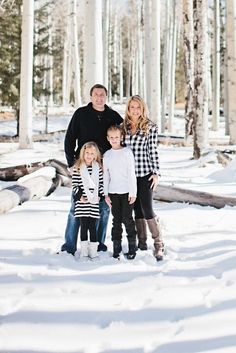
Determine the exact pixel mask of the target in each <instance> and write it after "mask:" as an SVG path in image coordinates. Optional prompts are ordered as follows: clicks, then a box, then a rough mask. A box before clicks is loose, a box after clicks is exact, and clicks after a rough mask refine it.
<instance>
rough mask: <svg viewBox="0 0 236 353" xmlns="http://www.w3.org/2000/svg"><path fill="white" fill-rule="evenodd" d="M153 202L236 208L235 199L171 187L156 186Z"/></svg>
mask: <svg viewBox="0 0 236 353" xmlns="http://www.w3.org/2000/svg"><path fill="white" fill-rule="evenodd" d="M153 198H154V200H160V201H166V202H183V203H190V204H196V205H201V206H212V207H215V208H222V207H225V206H227V205H228V206H236V197H230V196H227V195H217V194H211V193H208V192H203V191H196V190H188V189H182V188H179V187H176V186H172V185H162V184H160V185H158V187H157V189H156V191H154V197H153Z"/></svg>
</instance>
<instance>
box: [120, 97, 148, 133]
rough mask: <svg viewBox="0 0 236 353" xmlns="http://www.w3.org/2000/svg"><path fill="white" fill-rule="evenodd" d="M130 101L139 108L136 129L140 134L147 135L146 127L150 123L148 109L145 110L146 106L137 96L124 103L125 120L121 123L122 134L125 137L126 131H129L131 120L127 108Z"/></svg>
mask: <svg viewBox="0 0 236 353" xmlns="http://www.w3.org/2000/svg"><path fill="white" fill-rule="evenodd" d="M132 101H134V102H137V103H139V104H140V107H141V115H140V117H139V120H138V125H137V129H138V130H140V131H142V133H144V134H147V132H148V125H149V123H150V120H149V118H148V108H147V105H146V103H145V102H144V100H143V98H141V97H140V96H138V95H135V96H132V97H130V98H129V99H128V101H127V103H126V109H125V118H124V121H123V130H124V134H125V135H126V134H127V132H128V130H131V123H132V119H131V116H130V112H129V107H130V103H131V102H132Z"/></svg>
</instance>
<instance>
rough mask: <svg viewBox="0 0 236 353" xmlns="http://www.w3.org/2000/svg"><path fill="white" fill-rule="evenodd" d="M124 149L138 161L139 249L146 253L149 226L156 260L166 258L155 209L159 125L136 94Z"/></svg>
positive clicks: (125, 126) (130, 102)
mask: <svg viewBox="0 0 236 353" xmlns="http://www.w3.org/2000/svg"><path fill="white" fill-rule="evenodd" d="M123 129H124V135H125V140H124V142H125V146H127V147H129V148H131V150H132V151H133V154H134V159H135V174H136V176H137V199H136V202H135V204H134V213H135V223H136V228H137V233H138V247H139V249H140V250H147V231H146V224H147V225H148V228H149V230H150V232H151V234H152V238H153V240H154V256H155V258H156V260H157V261H160V260H162V259H163V256H164V244H163V241H162V236H161V230H160V225H159V220H158V219H157V218H156V215H155V213H154V210H153V206H152V199H153V190H154V189H155V188H156V187H157V185H158V174H159V163H158V151H157V144H158V131H157V125H156V124H154V123H153V122H152V121H151V120H150V119H149V118H148V111H147V106H146V104H145V102H144V100H143V99H142V98H141V97H140V96H138V95H136V96H132V97H131V98H129V100H128V102H127V105H126V111H125V119H124V124H123Z"/></svg>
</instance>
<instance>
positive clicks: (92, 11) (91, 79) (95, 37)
mask: <svg viewBox="0 0 236 353" xmlns="http://www.w3.org/2000/svg"><path fill="white" fill-rule="evenodd" d="M85 18H86V22H85V43H84V64H85V65H84V96H85V98H86V100H89V91H90V88H91V87H92V86H93V85H94V84H96V83H101V84H102V83H103V77H104V76H103V45H102V43H103V42H102V1H101V0H96V1H93V0H87V1H86V3H85Z"/></svg>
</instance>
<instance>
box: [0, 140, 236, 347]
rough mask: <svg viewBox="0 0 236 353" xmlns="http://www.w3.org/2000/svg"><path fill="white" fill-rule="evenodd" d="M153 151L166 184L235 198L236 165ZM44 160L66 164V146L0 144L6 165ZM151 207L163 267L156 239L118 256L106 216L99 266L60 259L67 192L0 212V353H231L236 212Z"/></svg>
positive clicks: (235, 318)
mask: <svg viewBox="0 0 236 353" xmlns="http://www.w3.org/2000/svg"><path fill="white" fill-rule="evenodd" d="M159 151H160V164H161V172H162V177H161V182H163V183H174V184H175V185H177V186H180V187H186V188H190V189H195V190H203V191H207V192H214V193H219V194H227V195H230V196H236V165H235V159H234V160H233V161H232V162H231V163H230V164H229V165H228V167H225V168H223V167H222V166H221V165H220V164H219V163H218V162H217V159H216V156H215V154H214V152H212V153H210V154H208V156H207V157H205V158H202V159H201V160H199V161H194V160H192V159H191V156H192V149H191V147H177V146H164V145H160V146H159ZM3 152H7V153H4V154H1V153H3ZM49 158H57V159H61V160H62V161H65V159H64V153H63V141H62V140H61V139H57V138H55V139H54V140H52V141H50V142H49V143H35V144H34V149H33V150H18V149H17V144H0V164H1V167H4V166H10V165H16V164H21V163H26V162H31V161H38V160H46V159H49ZM6 185H8V183H5V182H0V186H1V187H5V186H6ZM154 206H155V210H156V213H157V214H158V215H159V216H160V218H161V222H162V228H163V236H164V241H165V246H166V250H167V253H166V256H165V259H164V261H162V262H159V263H157V262H156V261H155V259H154V257H153V256H152V240H151V236H150V237H149V240H148V245H149V249H148V251H144V252H141V251H138V253H137V256H136V258H135V259H134V260H133V261H128V260H125V259H124V258H121V260H120V261H118V260H115V259H113V258H112V243H111V239H110V228H111V219H110V224H109V231H108V233H107V241H106V243H107V245H108V248H109V251H108V252H107V253H101V254H100V259H99V260H98V261H93V262H92V261H89V262H81V261H80V260H78V259H77V260H76V259H75V258H74V257H73V256H70V255H68V254H65V253H61V254H59V255H58V254H56V252H57V251H58V249H60V246H61V244H62V242H63V237H64V229H65V225H66V219H67V213H68V210H69V207H70V189H68V188H66V187H60V188H58V189H57V190H56V191H55V192H54V193H53V194H51V195H50V196H49V197H43V198H42V199H40V200H38V201H29V202H25V203H24V204H22V205H21V206H18V207H16V208H14V209H12V210H11V211H9V212H8V213H6V214H2V215H0V227H1V228H0V229H1V230H0V352H1V353H10V352H11V353H52V352H53V353H54V352H55V353H82V352H83V353H119V352H124V353H149V352H150V353H198V352H199V353H235V352H236V294H235V293H236V266H235V263H236V262H235V259H236V222H235V218H236V207H229V206H226V207H224V208H222V209H215V208H212V207H201V206H197V205H189V204H180V203H170V204H168V203H162V202H154ZM126 247H127V243H126V238H125V236H124V239H123V248H124V251H125V250H126Z"/></svg>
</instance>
